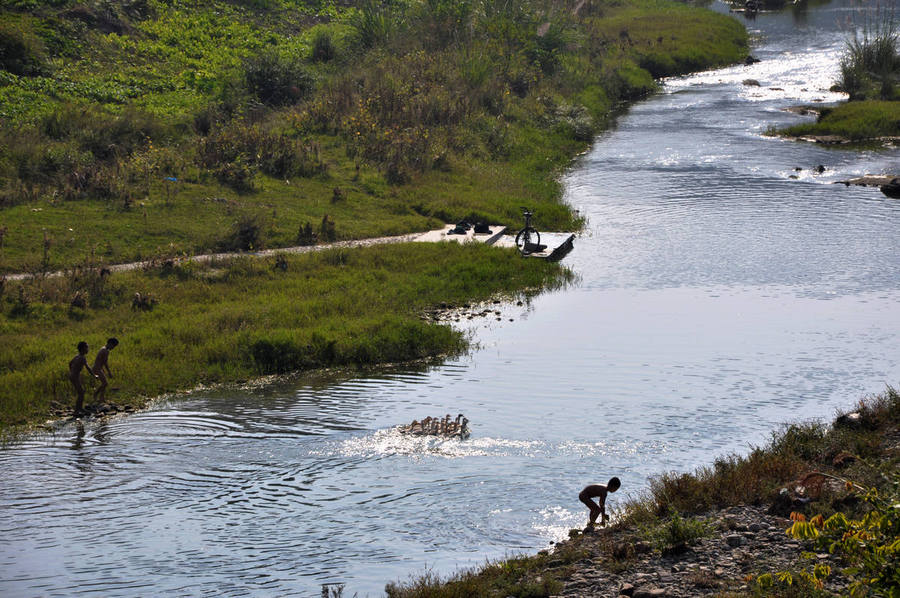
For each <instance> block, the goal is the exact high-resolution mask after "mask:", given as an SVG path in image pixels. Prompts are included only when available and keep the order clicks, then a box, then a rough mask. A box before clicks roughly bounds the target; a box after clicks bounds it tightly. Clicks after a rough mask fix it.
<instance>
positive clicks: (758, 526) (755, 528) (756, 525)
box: [749, 523, 768, 532]
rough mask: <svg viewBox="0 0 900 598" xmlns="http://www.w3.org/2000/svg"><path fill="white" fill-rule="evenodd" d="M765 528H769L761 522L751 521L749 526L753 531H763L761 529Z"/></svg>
mask: <svg viewBox="0 0 900 598" xmlns="http://www.w3.org/2000/svg"><path fill="white" fill-rule="evenodd" d="M764 529H768V528H766V527H763V526H762V525H761V524H759V523H751V524H750V526H749V530H750V531H751V532H758V531H761V530H764Z"/></svg>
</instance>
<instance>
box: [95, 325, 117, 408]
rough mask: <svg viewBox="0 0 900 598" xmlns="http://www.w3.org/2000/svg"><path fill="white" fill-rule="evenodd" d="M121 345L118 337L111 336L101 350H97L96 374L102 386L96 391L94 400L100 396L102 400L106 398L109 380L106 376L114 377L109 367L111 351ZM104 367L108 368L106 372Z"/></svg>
mask: <svg viewBox="0 0 900 598" xmlns="http://www.w3.org/2000/svg"><path fill="white" fill-rule="evenodd" d="M118 345H119V341H118V339H116V338H111V339H109V340H107V341H106V344H105V345H104V346H102V347H100V350H99V351H97V357H95V358H94V375H95V376H97V378H98V379H99V380H100V386H98V387H97V390H95V391H94V400H95V401H96V400H97V399H98V398H99V399H100V401H105V400H106V385H107V380H106V376H109V377H110V378H112V377H113V375H112V372H111V371H110V369H109V352H110V351H112V350H113V349H115V348H116V347H117V346H118ZM103 368H106V374H104V373H103Z"/></svg>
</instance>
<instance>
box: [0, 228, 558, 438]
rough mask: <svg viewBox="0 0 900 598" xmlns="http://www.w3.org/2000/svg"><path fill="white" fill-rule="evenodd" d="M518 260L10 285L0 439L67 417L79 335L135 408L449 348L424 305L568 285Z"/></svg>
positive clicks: (455, 337) (366, 252)
mask: <svg viewBox="0 0 900 598" xmlns="http://www.w3.org/2000/svg"><path fill="white" fill-rule="evenodd" d="M522 261H523V260H522V259H521V258H520V257H519V256H518V254H517V253H516V252H515V251H514V250H499V249H496V248H492V247H486V246H483V245H481V244H468V245H466V246H461V245H458V244H455V243H452V244H447V245H446V246H439V245H437V244H432V243H419V244H398V245H383V246H374V247H368V248H360V249H353V250H343V249H335V250H329V251H323V252H316V253H309V254H303V255H300V256H290V255H279V256H276V257H272V258H269V259H254V258H249V257H246V258H237V259H230V260H224V261H221V262H219V263H215V262H214V263H211V264H207V265H200V264H197V263H195V262H185V263H181V264H174V265H173V264H172V263H171V262H162V263H157V264H153V265H148V266H147V267H146V268H145V269H143V270H136V271H132V272H126V273H120V274H116V275H115V276H112V277H110V276H108V275H106V274H104V273H103V272H102V271H101V269H100V268H98V267H96V266H95V265H91V264H85V265H84V266H83V267H81V268H78V269H76V270H72V271H70V272H68V273H67V274H66V275H65V276H60V277H49V278H33V279H27V280H22V281H10V282H7V283H6V284H5V286H3V287H0V293H2V296H0V308H2V312H3V318H2V319H0V335H2V337H3V339H4V342H3V343H2V344H0V422H2V424H3V425H2V426H0V435H2V433H3V432H7V431H9V430H10V429H14V428H15V427H16V426H21V425H24V424H27V423H29V422H35V421H41V420H42V418H46V417H47V416H48V415H49V414H50V413H52V412H54V411H57V410H63V411H65V410H69V411H70V410H71V407H72V398H71V397H72V396H73V395H72V388H71V383H70V382H69V381H68V378H67V376H66V369H65V364H66V362H67V360H68V359H70V358H71V357H72V356H74V355H75V353H76V352H75V345H76V343H78V342H79V341H81V340H87V341H88V343H89V345H90V346H91V352H90V354H91V355H93V354H94V353H95V352H96V350H97V349H99V348H100V347H101V346H102V345H103V343H105V342H106V338H107V337H108V336H117V337H118V338H119V339H120V340H121V345H120V346H119V347H117V348H116V350H115V351H114V352H113V353H112V355H111V358H110V365H111V368H112V371H113V372H114V375H115V376H116V377H115V378H114V379H113V380H112V383H111V384H112V386H113V387H115V388H117V390H116V391H115V392H114V393H113V396H112V397H111V398H112V400H114V401H115V402H117V403H122V404H131V405H135V406H140V405H141V404H142V402H143V401H144V400H145V399H146V398H147V397H153V396H157V395H160V394H163V393H166V392H172V391H176V390H183V389H189V388H192V387H194V386H196V385H198V384H213V383H219V382H234V381H239V380H248V379H251V378H254V377H259V376H263V375H268V374H284V373H287V372H292V371H298V370H308V369H311V368H327V367H340V366H352V367H365V366H371V365H374V364H378V363H387V362H397V361H411V360H418V359H422V358H426V357H432V356H436V355H445V354H452V353H455V352H459V351H461V350H462V349H463V348H464V347H465V346H466V344H465V342H466V339H465V338H464V336H463V335H462V333H461V332H459V331H458V330H455V329H453V328H451V327H450V326H445V325H444V326H439V325H435V324H432V323H431V322H430V321H428V319H426V318H424V317H423V313H424V311H425V310H426V308H430V307H432V306H440V305H441V304H445V305H447V304H449V305H462V304H463V303H465V302H468V301H479V300H487V299H489V298H490V297H492V296H494V295H495V294H498V293H504V294H506V295H507V296H509V297H513V296H519V297H521V298H523V299H524V298H525V296H526V295H527V292H526V291H523V289H541V288H548V287H553V286H556V285H559V284H563V283H565V282H566V280H568V278H569V277H570V274H569V273H568V271H566V270H565V269H563V268H562V267H561V266H560V265H559V264H552V263H549V262H545V261H543V260H526V261H528V262H529V264H528V266H527V267H523V265H522ZM73 297H74V300H73ZM83 376H84V378H85V379H86V380H87V379H88V378H89V376H88V375H87V374H86V373H85V374H83ZM87 386H88V389H89V392H90V389H91V388H92V387H93V385H92V384H91V383H90V381H88V384H87ZM87 403H91V400H90V397H88V400H87Z"/></svg>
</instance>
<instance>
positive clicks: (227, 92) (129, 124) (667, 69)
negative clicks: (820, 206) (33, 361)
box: [0, 0, 746, 272]
mask: <svg viewBox="0 0 900 598" xmlns="http://www.w3.org/2000/svg"><path fill="white" fill-rule="evenodd" d="M5 4H6V6H7V10H6V11H4V12H3V13H2V15H0V32H2V31H3V29H4V28H5V29H6V30H7V31H9V30H15V31H24V32H25V34H24V35H26V37H27V38H28V39H33V40H37V41H35V42H34V44H33V45H34V46H35V49H34V50H33V53H34V54H35V55H36V56H38V57H39V58H40V62H41V65H42V66H41V68H40V69H39V72H38V74H31V75H15V74H11V73H9V72H4V71H0V139H2V140H3V141H4V142H5V143H0V145H5V146H6V147H7V149H6V150H5V151H0V190H2V193H0V207H2V209H0V229H3V228H5V229H6V232H5V234H4V235H3V243H2V247H0V272H2V271H7V272H11V271H22V270H36V269H38V268H39V267H41V266H42V262H44V256H45V253H44V246H45V239H46V240H47V243H48V244H49V251H48V252H47V253H46V258H47V260H46V261H47V264H46V265H47V266H49V267H54V268H58V267H63V266H67V265H71V264H74V263H78V262H80V261H81V260H83V259H84V258H85V257H87V256H88V255H89V254H90V253H91V252H93V254H94V255H95V256H97V257H102V258H103V259H104V260H106V261H108V262H124V261H131V260H134V259H136V258H143V257H148V256H152V255H161V254H172V253H179V252H182V253H196V252H200V251H204V250H208V249H211V248H214V247H216V246H219V245H221V244H222V243H223V241H224V237H225V233H226V232H227V231H228V229H229V228H230V227H231V226H232V225H233V224H234V222H235V221H236V220H237V219H239V218H240V217H241V216H245V215H248V214H249V215H251V216H253V217H257V218H263V219H265V220H266V232H268V233H269V234H268V235H267V237H266V238H265V239H264V241H263V242H264V243H265V244H266V245H267V246H269V247H278V246H287V245H291V244H294V243H295V242H296V237H297V231H298V229H299V227H300V226H301V225H303V224H305V223H306V222H310V223H311V224H312V225H313V227H314V228H315V227H317V226H318V223H319V222H320V221H321V219H322V218H323V216H324V215H325V214H328V215H329V216H330V218H331V219H332V220H333V221H334V222H335V224H336V233H337V236H338V238H363V237H368V236H376V235H385V234H395V233H400V232H409V231H415V230H426V229H428V228H430V227H434V226H435V225H436V224H438V223H441V222H444V221H447V222H449V221H456V220H458V219H461V218H463V217H479V218H483V219H485V220H488V221H490V222H492V223H502V224H507V225H516V224H518V222H519V221H520V218H521V216H520V210H519V207H520V206H522V205H530V206H532V207H534V208H535V210H536V213H537V218H538V220H537V224H538V226H540V227H542V228H544V229H545V230H548V229H553V230H566V229H571V228H573V227H577V226H578V224H579V223H578V220H577V217H576V216H575V215H574V214H573V213H572V212H571V211H570V210H568V209H567V208H565V207H563V206H560V205H559V203H558V199H559V187H558V185H557V184H556V183H555V181H554V178H555V174H556V173H557V172H558V170H559V169H560V168H562V167H564V166H565V165H566V164H567V163H568V161H569V160H570V158H571V156H572V155H573V154H575V153H577V152H578V151H580V150H581V149H583V148H584V147H585V145H586V144H587V142H588V141H589V140H590V138H591V135H592V133H593V132H595V131H596V130H597V128H598V127H599V126H602V124H603V122H604V120H605V117H606V115H607V114H608V113H609V111H610V110H611V109H612V108H613V107H614V106H615V105H616V104H617V103H619V102H621V101H623V100H628V99H632V98H635V97H640V96H642V95H645V94H647V93H649V92H650V91H652V89H653V87H654V83H653V81H652V77H651V76H650V75H651V73H652V75H657V76H658V75H664V74H674V73H678V72H685V71H689V70H696V69H701V68H705V67H709V66H711V65H717V64H723V63H727V62H733V61H736V60H739V59H740V58H741V57H742V56H743V55H744V53H745V52H746V35H745V33H744V31H743V28H742V27H741V26H740V25H739V24H738V23H737V22H736V21H734V20H733V19H730V18H728V17H723V16H721V15H716V14H713V13H710V12H706V11H701V10H696V9H691V8H689V7H686V6H683V5H679V4H675V3H668V2H662V1H659V0H635V1H633V2H618V1H609V2H598V3H594V4H593V5H589V6H585V7H584V8H583V9H582V11H581V13H580V14H579V16H578V17H574V16H572V13H571V8H572V7H569V6H565V5H559V4H551V3H548V4H544V3H542V2H539V1H537V0H534V1H531V2H522V3H518V4H513V5H507V4H504V7H506V8H503V10H507V13H504V12H503V10H501V8H500V7H499V6H497V5H495V4H493V3H491V2H484V5H483V8H482V9H481V10H483V11H485V12H487V11H489V10H492V11H497V12H496V14H492V15H491V16H490V17H481V16H479V15H480V14H481V13H480V12H479V11H478V10H476V8H477V6H476V5H475V4H466V3H459V6H468V7H470V8H472V10H471V12H470V13H469V14H468V15H467V16H465V17H464V20H465V23H464V24H465V26H463V25H459V26H457V27H456V28H454V27H453V26H452V24H451V25H448V24H447V22H446V20H447V17H446V15H445V14H444V12H441V11H446V10H449V8H448V7H453V6H457V3H454V2H449V3H446V6H445V5H444V4H435V5H420V4H418V3H415V2H412V3H409V4H403V3H399V4H396V5H394V6H395V7H397V8H395V9H394V10H393V11H392V12H390V13H385V14H386V16H385V14H382V13H381V12H375V13H372V11H369V12H366V9H365V7H364V6H363V5H359V7H357V6H351V7H336V6H334V5H330V4H327V3H319V4H308V3H304V2H298V1H297V0H281V1H276V0H271V1H268V2H260V3H258V4H257V5H256V7H255V8H248V7H242V6H240V5H237V4H233V3H228V2H223V1H212V0H210V1H207V2H204V3H201V4H200V5H199V6H197V5H196V3H183V2H179V1H177V0H175V1H171V2H162V1H153V0H147V1H146V2H137V1H136V2H134V3H126V6H130V5H132V4H137V5H139V6H143V7H145V10H144V11H143V12H139V13H138V14H133V13H134V12H135V11H131V13H129V12H128V11H124V12H123V10H124V9H123V10H119V11H118V12H115V11H112V12H111V13H110V14H107V13H109V11H107V12H102V11H100V9H99V8H98V9H95V10H94V11H93V12H89V13H88V16H89V17H90V18H88V16H85V15H84V14H83V13H84V10H81V9H80V8H79V7H82V6H84V5H78V4H74V3H71V2H67V1H65V0H60V1H59V2H55V3H53V4H52V5H50V6H46V5H43V4H35V5H32V8H31V9H30V10H22V9H17V10H16V9H13V8H12V7H14V6H20V5H21V4H22V3H20V2H11V1H9V0H7V2H5ZM26 6H27V4H26ZM55 6H58V7H59V8H54V7H55ZM97 6H100V7H102V6H107V4H103V3H100V4H98V5H97ZM478 6H480V5H478ZM509 6H513V7H514V8H509ZM428 7H432V8H431V9H429V8H428ZM72 14H78V15H80V17H79V18H73V17H72ZM129 14H132V16H129ZM367 16H368V17H369V21H367V20H366V18H367ZM101 17H103V18H105V19H107V20H110V19H112V24H109V23H107V22H106V21H102V19H101ZM377 18H383V19H384V20H385V22H386V24H385V23H382V22H381V21H377ZM90 19H94V21H90ZM99 21H102V22H103V23H106V26H105V28H100V26H99V24H98V22H99ZM370 21H375V25H378V24H379V23H381V25H378V27H381V29H379V28H378V27H376V26H375V25H373V24H372V23H371V22H370ZM544 22H547V23H551V24H552V27H551V28H550V32H549V33H548V34H547V35H545V36H544V37H540V36H538V35H537V34H536V31H537V29H538V27H539V26H540V25H541V23H544ZM116 27H118V29H120V31H118V32H115V33H104V31H105V30H109V29H110V28H116ZM447 28H450V29H451V30H453V31H456V32H457V34H456V36H455V37H454V38H448V39H442V38H441V36H440V35H437V34H436V33H435V31H445V30H446V29H447ZM373 29H374V33H372V32H371V31H370V30H373ZM382 30H383V31H382ZM317 36H325V37H327V38H328V39H329V40H331V42H330V43H331V44H332V47H333V52H334V54H335V56H334V58H332V59H331V60H329V61H322V60H313V59H312V57H311V56H312V55H311V48H312V47H313V44H314V40H315V39H316V37H317ZM367 36H368V37H367ZM373 36H374V37H375V39H374V41H372V40H370V39H369V38H371V37H373ZM370 46H371V47H370ZM267 52H269V53H275V54H277V55H278V56H279V57H280V58H279V60H281V61H283V63H284V64H286V65H288V66H289V68H290V69H294V72H295V73H296V72H302V73H306V74H308V75H309V76H311V77H314V78H315V81H316V83H315V85H314V89H313V90H312V91H311V92H310V94H309V95H307V96H305V97H304V98H303V99H299V100H297V101H291V102H288V104H287V105H283V104H282V103H277V105H271V103H269V104H267V103H266V102H265V101H261V100H260V98H259V97H257V96H255V95H254V93H253V91H252V90H248V86H247V83H246V71H247V69H248V65H252V64H256V63H254V62H253V61H254V60H257V61H258V60H259V56H261V55H266V53H267ZM282 66H283V65H282ZM641 67H644V68H641ZM645 69H646V70H645ZM4 83H5V85H4ZM404 111H405V112H404ZM71 122H76V125H77V126H76V127H74V129H75V130H67V125H66V124H65V123H71ZM204 122H205V123H206V124H205V125H204V124H198V123H204ZM210 122H211V123H212V124H211V125H210V124H209V123H210ZM61 123H62V124H61ZM111 123H113V126H111ZM68 127H69V129H73V127H72V126H71V125H68ZM198 127H199V128H198ZM209 127H211V130H207V129H208V128H209ZM248 127H250V128H252V127H258V128H260V129H264V130H266V131H267V132H269V133H270V134H271V135H272V136H275V137H278V138H279V139H281V138H282V137H280V136H284V137H283V138H286V139H288V140H289V142H290V143H291V144H293V147H292V151H293V152H294V153H295V154H296V153H303V152H304V151H309V152H311V153H312V154H314V155H315V157H314V158H313V160H314V161H315V163H316V165H317V166H318V167H321V169H324V171H323V172H314V173H306V174H304V173H295V174H292V175H284V176H273V175H271V174H267V173H266V172H264V171H260V169H258V168H256V166H254V165H252V164H251V169H253V168H256V169H257V172H256V173H255V175H253V176H252V177H251V180H252V187H253V189H252V191H247V190H246V189H242V190H237V189H236V188H235V185H233V184H231V185H229V184H223V182H222V179H223V176H221V172H219V171H220V170H221V168H219V162H217V163H216V165H215V166H210V165H209V164H204V163H202V161H201V160H199V159H198V153H199V148H200V146H201V144H202V143H203V140H204V139H205V138H208V137H215V135H216V134H217V133H222V132H223V131H224V132H226V133H227V132H229V131H231V132H235V135H233V137H234V136H236V137H242V138H246V137H247V134H246V133H247V128H248ZM111 129H114V130H116V131H119V136H118V137H116V136H115V134H111V133H109V131H110V130H111ZM360 133H361V134H360ZM267 143H268V144H269V145H268V146H267V145H266V144H267ZM273 143H274V142H272V138H271V137H270V138H268V140H267V141H261V142H260V143H259V145H258V146H257V147H252V148H249V149H248V148H244V149H245V150H246V151H244V154H243V155H242V157H241V158H240V160H232V161H230V162H228V163H229V164H231V165H234V164H236V163H237V164H241V165H242V166H246V163H247V162H252V161H253V160H254V156H253V155H252V154H254V153H264V152H265V151H267V150H269V149H271V147H270V146H271V145H272V144H273ZM232 149H233V148H232ZM110 154H111V155H110ZM222 162H223V163H224V162H227V160H225V159H224V158H223V160H222ZM239 167H241V166H238V167H236V168H239ZM301 170H302V169H301ZM73 172H74V173H75V174H72V173H73ZM76 175H77V176H76ZM169 177H174V178H177V179H178V182H177V183H172V182H169V181H167V179H168V178H169ZM398 177H399V179H400V180H402V181H405V183H404V184H396V183H397V179H398ZM388 181H391V182H390V183H389V182H388ZM392 183H394V184H392ZM335 189H339V190H340V192H339V194H338V195H335V193H334V190H335ZM338 196H339V199H338V200H337V201H334V198H335V197H338ZM67 198H72V199H71V200H68V201H67V200H66V199H67ZM4 206H5V207H4Z"/></svg>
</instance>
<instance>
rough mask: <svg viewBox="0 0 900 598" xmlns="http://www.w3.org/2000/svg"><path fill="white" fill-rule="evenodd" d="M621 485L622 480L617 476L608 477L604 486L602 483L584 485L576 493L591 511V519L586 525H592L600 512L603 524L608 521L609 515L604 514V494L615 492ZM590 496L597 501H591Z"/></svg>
mask: <svg viewBox="0 0 900 598" xmlns="http://www.w3.org/2000/svg"><path fill="white" fill-rule="evenodd" d="M621 485H622V482H620V481H619V478H610V479H609V481H608V482H606V485H605V486H604V485H603V484H592V485H590V486H585V488H584V490H582V491H581V493H580V494H579V495H578V500H580V501H581V502H583V503H584V504H585V505H586V506H587V508H588V509H590V511H591V520H590V523H588V527H593V526H594V524H595V523H596V522H597V517H599V516H600V515H601V514H602V515H603V521H602V523H603V525H605V524H606V522H607V521H609V515H607V514H606V495H607V493H609V492H615V491H616V490H618V489H619V487H620V486H621ZM592 498H596V499H597V502H594V501H592V500H591V499H592Z"/></svg>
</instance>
